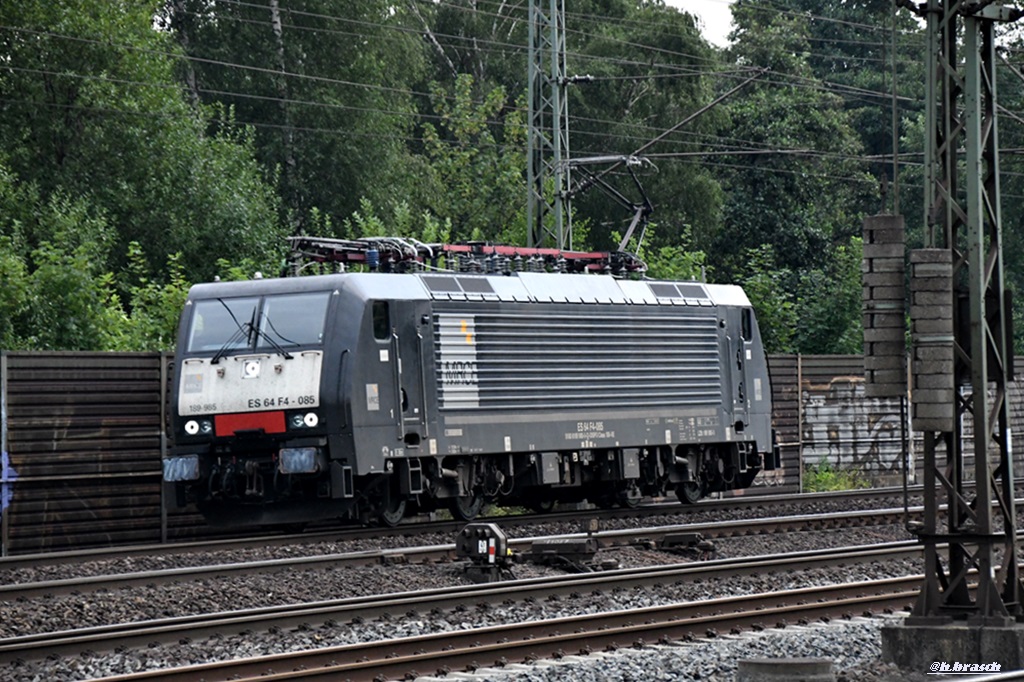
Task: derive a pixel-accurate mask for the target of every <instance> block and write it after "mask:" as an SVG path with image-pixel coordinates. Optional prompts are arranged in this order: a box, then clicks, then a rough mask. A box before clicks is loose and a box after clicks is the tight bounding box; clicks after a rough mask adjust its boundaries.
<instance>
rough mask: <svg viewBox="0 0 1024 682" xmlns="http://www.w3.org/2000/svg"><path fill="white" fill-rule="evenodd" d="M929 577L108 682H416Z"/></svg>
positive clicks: (844, 598)
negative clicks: (325, 681)
mask: <svg viewBox="0 0 1024 682" xmlns="http://www.w3.org/2000/svg"><path fill="white" fill-rule="evenodd" d="M922 579H923V578H922V576H919V575H917V576H905V577H902V578H892V579H889V580H885V581H873V582H861V583H845V584H839V585H829V586H820V587H813V588H805V589H801V590H792V591H785V592H768V593H761V594H755V595H746V596H741V597H727V598H723V599H714V600H708V601H700V602H684V603H679V604H670V605H666V606H656V607H648V608H643V609H632V610H628V611H611V612H603V613H597V614H588V615H583V616H574V617H568V618H558V619H551V620H538V621H527V622H521V623H513V624H508V625H498V626H493V627H487V628H478V629H474V630H465V631H463V630H456V631H449V632H443V633H436V634H431V635H424V636H420V637H409V638H402V639H391V640H381V641H376V642H364V643H359V644H351V645H345V646H335V647H326V648H323V649H315V650H308V651H301V652H292V653H287V654H277V655H272V656H261V657H255V658H248V659H235V660H230V661H222V662H217V663H207V664H202V665H197V666H189V667H183V668H172V669H164V670H155V671H148V672H144V673H137V674H132V675H125V676H118V677H108V678H103V680H104V682H115V681H116V682H128V681H141V680H147V681H152V680H161V681H163V682H184V681H189V682H193V681H195V680H200V679H201V680H207V681H212V680H227V679H231V680H257V679H258V680H263V681H265V682H269V681H276V680H296V679H312V678H314V677H324V676H328V677H330V678H331V679H347V680H352V681H354V682H358V681H360V680H366V681H369V680H380V679H408V678H409V677H411V676H414V675H416V674H418V673H419V672H421V671H423V670H424V669H431V668H433V669H436V670H437V671H438V672H442V673H448V672H451V671H453V670H456V669H470V670H473V669H478V668H480V667H484V666H499V667H500V666H504V665H506V664H508V663H509V662H532V661H535V660H537V659H538V658H543V657H556V658H557V657H561V656H564V655H566V654H567V653H569V654H576V653H580V654H587V653H590V652H592V651H594V650H599V649H607V650H614V649H618V648H623V647H636V648H640V647H643V646H646V645H648V644H652V643H655V642H662V643H667V642H670V641H673V640H679V639H682V638H686V637H693V636H704V635H706V634H707V633H708V631H709V630H717V629H725V628H728V629H738V628H751V627H761V628H766V627H774V626H778V625H783V624H787V623H795V622H798V621H799V622H809V621H811V620H812V619H827V618H837V617H844V616H852V615H855V614H856V615H860V614H861V613H873V612H879V611H892V610H896V609H902V608H906V607H908V606H909V605H910V604H911V603H912V602H913V601H914V599H915V598H916V597H917V595H918V594H919V587H920V583H921V580H922Z"/></svg>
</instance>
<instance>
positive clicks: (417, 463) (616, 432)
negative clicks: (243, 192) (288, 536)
mask: <svg viewBox="0 0 1024 682" xmlns="http://www.w3.org/2000/svg"><path fill="white" fill-rule="evenodd" d="M174 374H175V378H174V391H173V400H172V403H173V417H172V419H171V426H170V428H171V430H172V431H173V433H172V434H171V436H172V439H173V447H172V449H171V452H170V454H169V456H168V457H167V458H166V459H165V460H164V463H163V464H164V480H165V482H167V484H168V485H169V486H171V487H172V488H173V490H174V494H173V495H170V496H169V497H170V498H171V499H172V500H173V501H174V503H175V504H176V505H185V504H187V503H190V502H191V503H195V504H196V505H197V506H198V508H199V509H200V511H201V512H202V513H203V514H204V515H205V516H206V517H207V519H208V520H209V521H210V522H212V523H220V524H232V525H252V524H302V523H307V522H310V521H314V520H318V519H329V518H350V519H355V520H359V521H362V522H378V523H383V524H388V525H393V524H396V523H398V522H399V521H400V520H401V519H402V518H403V516H405V515H407V514H409V513H411V512H412V511H413V510H415V511H418V512H424V511H431V510H435V509H439V508H447V509H449V510H451V512H452V514H453V515H454V516H455V517H456V518H459V519H463V520H470V519H472V518H474V517H475V516H477V514H478V513H479V512H480V510H481V507H482V506H483V505H484V504H485V503H487V502H495V503H497V504H502V505H515V506H526V507H530V508H534V509H538V510H543V509H549V508H551V507H553V506H554V505H555V504H556V503H559V502H563V503H564V502H579V501H583V500H589V501H591V502H594V503H596V504H599V505H606V506H607V505H615V504H623V505H633V504H636V503H637V502H638V501H639V500H640V499H641V498H642V497H644V496H664V495H668V494H673V493H674V494H675V495H677V496H678V497H679V499H681V500H683V501H686V502H696V501H698V500H699V499H700V498H701V497H703V496H705V495H707V494H709V493H712V492H717V491H724V490H732V489H741V488H746V487H748V486H750V485H751V483H752V482H753V481H754V478H755V477H756V475H757V474H758V472H759V471H761V470H764V469H773V468H775V467H776V466H777V465H778V451H777V448H776V447H775V444H774V434H773V430H772V425H771V387H770V384H769V377H768V368H767V363H766V357H765V353H764V348H763V346H762V343H761V338H760V335H759V333H758V327H757V322H756V320H755V318H754V314H753V309H752V308H751V305H750V302H749V300H748V299H747V297H746V295H745V294H744V292H743V291H742V289H741V288H739V287H737V286H730V285H718V284H705V283H700V282H693V281H686V282H671V281H653V280H632V279H616V278H613V277H611V276H608V275H602V274H561V273H547V272H507V273H503V274H474V273H464V272H433V273H431V272H417V273H402V274H399V273H392V274H380V273H370V272H348V273H340V274H328V275H311V276H302V277H285V278H275V279H255V280H251V281H244V282H215V283H208V284H200V285H196V286H194V287H193V288H192V289H191V290H190V292H189V295H188V299H187V302H186V304H185V307H184V311H183V313H182V315H181V323H180V328H179V334H178V345H177V352H176V356H175V372H174Z"/></svg>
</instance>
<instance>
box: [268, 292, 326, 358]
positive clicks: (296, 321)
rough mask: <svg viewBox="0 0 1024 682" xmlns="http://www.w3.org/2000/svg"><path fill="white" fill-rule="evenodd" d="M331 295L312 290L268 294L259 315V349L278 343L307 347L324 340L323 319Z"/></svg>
mask: <svg viewBox="0 0 1024 682" xmlns="http://www.w3.org/2000/svg"><path fill="white" fill-rule="evenodd" d="M328 301H330V294H329V293H328V292H326V291H314V292H311V293H305V294H285V295H281V296H267V298H266V300H265V301H264V303H263V311H262V313H261V314H260V324H259V329H260V333H259V339H258V340H257V342H256V347H257V348H260V349H267V348H274V347H275V345H277V346H283V347H288V346H309V345H313V344H318V343H322V342H323V340H324V318H325V317H326V315H327V303H328Z"/></svg>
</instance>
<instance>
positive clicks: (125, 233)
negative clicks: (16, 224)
mask: <svg viewBox="0 0 1024 682" xmlns="http://www.w3.org/2000/svg"><path fill="white" fill-rule="evenodd" d="M157 5H158V2H157V1H156V0H150V1H149V2H141V3H109V2H96V1H90V2H86V3H65V2H50V1H49V0H26V1H25V2H19V3H3V4H2V5H0V25H2V26H4V30H3V36H4V38H5V39H6V42H5V43H4V47H5V49H4V58H5V60H6V61H7V62H8V63H10V64H16V65H17V66H18V67H19V68H17V69H13V70H10V71H8V72H6V73H5V74H4V76H3V78H0V112H2V114H0V148H2V149H5V150H7V159H6V166H7V167H8V169H9V170H10V171H11V172H12V173H14V174H15V175H16V176H17V177H19V178H20V179H21V181H22V182H24V183H25V184H26V186H27V187H30V188H32V189H31V191H32V192H35V193H36V194H37V195H38V197H39V198H40V199H41V200H42V201H46V200H48V199H49V198H50V197H58V196H60V197H65V198H67V200H68V201H71V202H73V203H75V202H78V203H83V204H87V205H88V206H90V207H91V211H93V212H94V213H95V214H97V215H102V216H103V219H104V220H105V222H106V224H107V225H108V226H109V228H110V232H109V238H110V242H109V246H110V247H111V248H108V249H106V250H104V252H103V253H101V254H93V255H94V256H100V257H102V258H103V259H104V260H103V261H101V262H100V263H96V264H93V266H94V267H98V268H100V269H109V270H111V271H117V270H120V269H121V268H124V267H126V265H127V262H126V260H125V258H126V254H128V250H129V249H128V245H129V243H131V242H133V241H134V242H137V243H139V244H142V245H144V249H145V254H146V260H147V261H148V263H149V264H150V267H151V269H152V270H153V271H159V269H160V268H162V267H163V266H164V259H165V258H166V255H167V254H169V253H176V252H180V253H181V254H182V257H181V265H182V267H183V268H184V271H185V272H186V274H187V275H188V276H189V277H190V278H193V279H205V278H208V277H209V276H210V274H211V272H212V265H213V262H214V260H215V258H216V257H217V256H218V255H223V256H227V257H231V258H244V257H249V258H254V259H257V260H264V259H268V258H269V259H276V258H277V253H278V252H279V251H280V249H281V244H280V237H281V236H282V234H283V231H282V230H281V228H280V226H279V224H278V222H277V217H276V198H275V197H274V194H273V192H272V190H271V188H270V187H269V186H268V185H266V184H265V183H264V182H263V179H262V174H261V172H260V169H259V167H258V166H257V165H256V163H255V161H254V159H253V149H252V145H251V139H250V136H249V132H248V131H246V130H245V129H242V128H239V127H237V126H234V125H233V124H232V122H231V121H230V117H229V116H228V115H227V114H225V113H224V111H223V110H222V109H213V110H211V113H210V114H209V115H208V114H207V112H205V111H204V110H201V109H196V108H194V107H192V106H191V105H190V104H189V103H188V102H187V101H186V99H185V98H184V97H183V96H182V95H181V90H180V88H179V87H178V86H177V85H176V82H175V65H176V64H177V59H176V55H177V50H176V48H175V46H174V44H173V43H172V42H171V39H170V36H169V34H167V33H166V32H161V31H155V30H154V29H153V16H154V14H155V12H156V9H157ZM214 115H219V117H220V118H219V125H218V131H219V132H216V133H214V134H209V133H208V132H207V125H208V124H209V123H210V120H211V117H212V116H214ZM71 232H72V231H69V232H68V233H67V234H66V235H65V236H70V235H71ZM17 239H18V240H20V243H19V247H20V248H22V249H24V253H25V254H27V253H28V252H29V251H30V250H31V249H35V248H39V247H40V246H41V245H42V242H43V241H45V240H48V239H51V235H48V234H45V233H38V232H36V231H34V230H32V229H22V230H21V234H20V235H19V236H18V238H17Z"/></svg>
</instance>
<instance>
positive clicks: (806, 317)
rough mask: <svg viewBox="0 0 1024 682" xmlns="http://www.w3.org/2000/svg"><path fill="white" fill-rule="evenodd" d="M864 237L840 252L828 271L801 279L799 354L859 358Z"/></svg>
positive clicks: (808, 273)
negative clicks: (855, 355)
mask: <svg viewBox="0 0 1024 682" xmlns="http://www.w3.org/2000/svg"><path fill="white" fill-rule="evenodd" d="M862 257H863V243H862V240H861V238H860V237H854V238H852V239H851V240H850V244H849V245H848V246H840V247H838V248H837V249H836V252H835V256H834V257H833V258H832V259H830V261H829V262H828V264H827V265H826V267H825V268H824V269H817V268H816V269H813V270H810V271H808V272H805V273H803V274H802V275H801V277H800V285H799V291H800V293H799V295H798V297H797V308H798V310H799V311H800V315H799V318H800V320H799V324H798V325H797V334H796V337H797V351H798V352H800V353H805V354H819V355H823V354H829V353H841V354H857V353H860V352H862V350H863V345H864V344H863V340H864V329H863V326H862V325H863V322H862V317H861V305H862V297H863V286H862V284H861V260H862Z"/></svg>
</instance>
